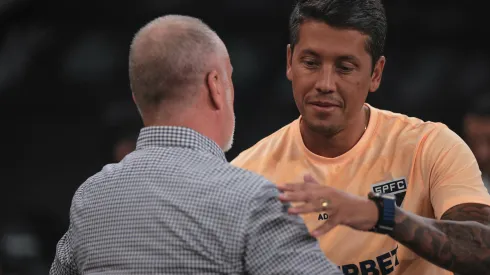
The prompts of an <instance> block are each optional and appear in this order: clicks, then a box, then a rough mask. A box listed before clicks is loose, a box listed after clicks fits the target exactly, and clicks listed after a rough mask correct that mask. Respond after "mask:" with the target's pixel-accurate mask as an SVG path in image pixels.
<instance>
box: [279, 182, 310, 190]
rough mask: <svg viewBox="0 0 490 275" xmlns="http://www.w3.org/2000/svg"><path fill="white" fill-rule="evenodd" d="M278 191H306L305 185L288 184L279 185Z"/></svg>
mask: <svg viewBox="0 0 490 275" xmlns="http://www.w3.org/2000/svg"><path fill="white" fill-rule="evenodd" d="M277 189H279V190H281V191H297V190H303V189H305V184H304V183H286V184H283V185H277Z"/></svg>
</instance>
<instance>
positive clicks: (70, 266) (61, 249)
mask: <svg viewBox="0 0 490 275" xmlns="http://www.w3.org/2000/svg"><path fill="white" fill-rule="evenodd" d="M71 234H72V227H71V225H70V227H69V228H68V231H67V232H66V233H65V234H64V235H63V237H61V239H60V240H59V242H58V244H57V245H56V255H55V258H54V261H53V264H52V265H51V269H50V271H49V274H50V275H77V274H79V273H78V271H77V268H76V265H75V262H74V260H75V258H74V257H73V251H72V243H71V238H72V235H71Z"/></svg>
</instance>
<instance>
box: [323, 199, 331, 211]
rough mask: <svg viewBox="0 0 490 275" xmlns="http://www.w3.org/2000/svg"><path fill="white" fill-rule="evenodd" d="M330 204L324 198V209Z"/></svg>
mask: <svg viewBox="0 0 490 275" xmlns="http://www.w3.org/2000/svg"><path fill="white" fill-rule="evenodd" d="M328 204H329V202H328V200H324V201H323V202H322V207H323V209H326V208H327V206H328Z"/></svg>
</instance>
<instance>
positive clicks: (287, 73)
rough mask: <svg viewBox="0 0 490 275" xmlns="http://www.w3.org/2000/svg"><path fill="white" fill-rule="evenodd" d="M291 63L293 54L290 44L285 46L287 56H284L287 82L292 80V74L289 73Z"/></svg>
mask: <svg viewBox="0 0 490 275" xmlns="http://www.w3.org/2000/svg"><path fill="white" fill-rule="evenodd" d="M292 62H293V52H292V51H291V44H288V46H287V54H286V64H287V65H286V66H287V67H286V76H287V77H288V79H289V81H291V80H292V79H293V73H292V72H291V70H292V69H291V65H292Z"/></svg>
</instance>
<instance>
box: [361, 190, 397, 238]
mask: <svg viewBox="0 0 490 275" xmlns="http://www.w3.org/2000/svg"><path fill="white" fill-rule="evenodd" d="M368 198H369V199H370V200H372V201H374V203H376V206H377V207H378V211H379V212H378V213H379V216H378V217H379V218H378V222H377V223H376V225H375V226H374V227H373V228H372V229H371V230H370V231H371V232H376V233H380V234H390V233H391V232H393V228H394V227H395V209H396V199H395V197H394V196H390V195H383V194H381V193H373V192H370V193H369V195H368Z"/></svg>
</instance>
